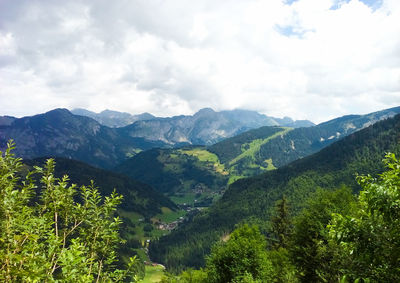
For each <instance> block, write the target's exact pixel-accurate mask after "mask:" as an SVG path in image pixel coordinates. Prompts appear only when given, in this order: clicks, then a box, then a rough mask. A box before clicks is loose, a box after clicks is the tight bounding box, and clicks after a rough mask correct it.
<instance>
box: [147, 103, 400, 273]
mask: <svg viewBox="0 0 400 283" xmlns="http://www.w3.org/2000/svg"><path fill="white" fill-rule="evenodd" d="M390 112H391V110H390V111H388V112H386V113H390ZM371 115H372V114H371ZM372 116H374V115H372ZM374 117H375V118H378V117H382V116H381V115H378V114H377V115H375V116H374ZM364 118H365V117H364ZM348 119H349V117H346V118H344V119H342V118H340V119H336V121H335V122H336V123H337V122H338V123H341V124H342V125H343V126H344V128H348V127H346V125H348V121H349V120H348ZM352 119H355V120H352V122H351V124H352V125H354V126H355V125H356V124H358V125H365V126H366V124H365V123H368V122H366V120H364V119H363V117H360V116H358V118H357V117H356V116H353V117H352ZM326 125H332V123H331V122H328V123H327V124H325V126H326ZM399 140H400V115H397V116H395V117H394V118H389V119H386V120H384V121H381V122H378V123H376V124H374V125H372V126H369V127H367V128H364V129H362V130H360V131H358V132H355V133H353V134H351V135H349V136H347V137H345V138H343V139H341V140H339V141H337V142H335V143H333V144H331V145H329V146H328V147H326V148H324V149H322V150H321V151H319V152H318V153H315V154H313V155H311V156H308V157H306V158H303V159H300V160H297V161H295V162H293V163H290V164H288V165H286V166H284V167H281V168H279V169H277V170H273V171H269V172H266V173H264V174H262V175H259V176H256V177H253V178H247V179H241V180H239V181H237V182H235V183H233V184H232V185H231V186H230V187H229V189H228V190H227V191H226V192H225V194H224V196H223V197H222V198H221V199H220V200H219V201H218V202H217V203H215V204H214V205H213V206H211V208H210V209H209V210H208V211H204V212H203V213H201V214H199V215H197V216H196V217H194V218H193V220H192V221H190V222H187V223H185V224H184V225H182V226H180V227H179V229H178V230H176V231H174V232H173V233H172V234H170V235H168V236H166V237H163V238H161V239H160V241H159V242H158V243H156V244H153V245H152V246H151V247H150V253H151V256H152V258H153V260H156V261H158V262H162V263H164V264H166V265H167V267H169V268H172V269H180V268H182V267H189V266H192V267H193V266H195V267H198V266H201V265H202V264H204V262H203V256H204V255H206V254H208V253H209V251H210V247H211V245H212V244H213V243H214V242H215V241H217V240H218V239H219V238H220V237H221V236H222V235H223V234H224V233H228V232H230V231H232V229H233V228H234V225H235V224H237V223H240V222H242V221H251V222H252V223H257V222H258V223H261V224H262V223H266V221H268V219H269V216H270V212H271V209H272V207H273V205H274V203H275V201H277V200H278V199H280V198H281V197H282V195H286V197H287V198H288V200H289V204H290V206H291V209H292V211H293V212H294V213H296V211H299V210H300V209H301V207H302V205H303V204H304V202H305V200H306V199H307V198H308V196H309V195H310V194H311V193H312V192H314V191H315V190H316V189H317V188H323V189H335V188H338V187H340V186H342V185H347V186H350V187H352V188H353V189H354V190H355V191H357V190H358V189H359V187H358V185H357V183H356V182H355V173H359V174H366V173H371V174H377V173H379V172H381V170H382V169H383V167H382V162H381V160H382V158H383V157H384V155H385V153H386V152H394V153H396V154H397V155H398V154H400V143H399Z"/></svg>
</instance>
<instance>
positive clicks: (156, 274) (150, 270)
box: [139, 265, 164, 283]
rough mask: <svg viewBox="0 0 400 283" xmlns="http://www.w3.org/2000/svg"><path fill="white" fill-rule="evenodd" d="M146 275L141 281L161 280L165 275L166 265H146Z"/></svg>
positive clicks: (145, 282)
mask: <svg viewBox="0 0 400 283" xmlns="http://www.w3.org/2000/svg"><path fill="white" fill-rule="evenodd" d="M145 271H146V275H145V277H144V278H143V280H140V281H139V282H140V283H155V282H160V281H161V278H162V277H163V275H164V267H162V266H160V265H157V266H149V265H146V269H145Z"/></svg>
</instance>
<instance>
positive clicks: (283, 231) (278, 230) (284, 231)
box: [271, 196, 291, 249]
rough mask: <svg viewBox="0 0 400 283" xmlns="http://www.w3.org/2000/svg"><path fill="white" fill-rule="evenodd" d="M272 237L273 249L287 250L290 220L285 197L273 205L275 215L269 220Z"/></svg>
mask: <svg viewBox="0 0 400 283" xmlns="http://www.w3.org/2000/svg"><path fill="white" fill-rule="evenodd" d="M271 222H272V227H271V232H272V235H273V236H275V241H276V242H275V243H274V245H273V246H274V248H275V249H278V248H287V245H288V240H289V236H290V234H291V220H290V216H289V207H288V204H287V199H286V197H285V196H283V197H282V199H281V200H279V201H278V202H277V203H276V204H275V213H274V215H273V216H272V218H271Z"/></svg>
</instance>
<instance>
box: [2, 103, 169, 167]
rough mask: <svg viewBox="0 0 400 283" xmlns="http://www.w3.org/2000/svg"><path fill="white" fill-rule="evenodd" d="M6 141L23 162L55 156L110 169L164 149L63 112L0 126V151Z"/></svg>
mask: <svg viewBox="0 0 400 283" xmlns="http://www.w3.org/2000/svg"><path fill="white" fill-rule="evenodd" d="M9 139H13V140H14V141H15V143H16V145H17V148H16V150H15V153H16V154H17V155H18V156H21V157H23V158H36V157H41V156H59V157H65V158H69V159H77V160H81V161H84V162H86V163H89V164H92V165H95V166H98V167H103V168H110V167H114V166H116V165H117V164H118V163H120V162H121V161H122V160H124V159H126V158H127V157H128V156H132V155H134V154H136V153H137V152H138V151H141V150H146V149H150V148H153V147H162V146H165V144H164V143H163V142H159V141H146V140H145V139H143V138H132V137H129V136H126V135H125V134H124V133H123V132H122V131H120V130H118V129H114V128H109V127H106V126H102V125H101V124H99V123H98V122H96V121H95V120H93V119H91V118H88V117H83V116H78V115H73V114H72V113H71V112H69V111H68V110H66V109H55V110H52V111H49V112H47V113H44V114H40V115H35V116H31V117H24V118H20V119H14V120H12V121H11V122H9V123H7V124H4V123H3V124H2V125H0V150H4V149H5V147H6V144H7V141H8V140H9Z"/></svg>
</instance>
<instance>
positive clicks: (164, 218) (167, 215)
mask: <svg viewBox="0 0 400 283" xmlns="http://www.w3.org/2000/svg"><path fill="white" fill-rule="evenodd" d="M162 211H163V213H162V214H157V215H156V216H154V217H153V218H152V219H154V220H160V221H161V222H165V223H170V222H173V221H175V220H178V219H179V217H183V216H185V214H186V211H184V210H178V211H172V210H170V209H169V208H167V207H163V208H162Z"/></svg>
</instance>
